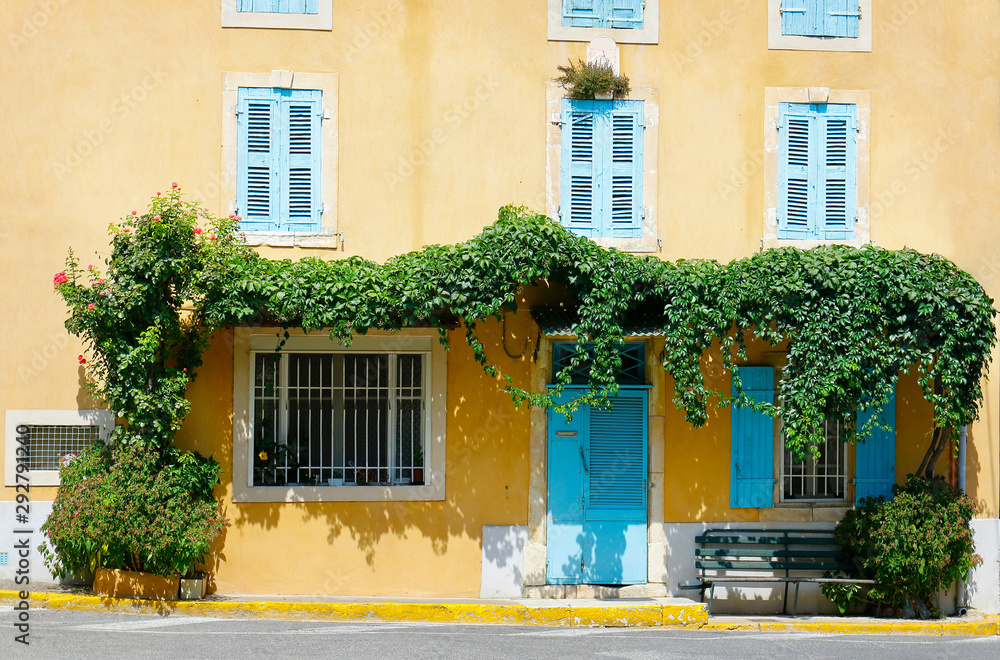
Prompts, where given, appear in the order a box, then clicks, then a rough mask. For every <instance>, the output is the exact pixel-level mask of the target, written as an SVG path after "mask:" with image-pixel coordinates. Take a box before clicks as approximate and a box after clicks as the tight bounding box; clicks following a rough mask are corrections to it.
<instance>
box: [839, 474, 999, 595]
mask: <svg viewBox="0 0 1000 660" xmlns="http://www.w3.org/2000/svg"><path fill="white" fill-rule="evenodd" d="M893 494H894V497H893V499H891V500H889V501H886V500H885V498H883V497H879V498H877V499H875V498H865V499H863V500H862V501H861V505H860V506H859V507H858V508H856V509H854V510H852V511H849V512H848V513H847V515H846V516H844V519H843V520H841V522H840V524H838V525H837V528H836V531H835V535H836V538H837V541H838V542H839V543H840V544H841V546H842V547H843V549H844V553H845V555H846V556H847V557H849V558H850V560H851V561H853V562H854V563H855V564H856V565H857V566H859V568H860V569H861V571H862V573H863V575H864V577H867V578H870V579H873V580H875V581H876V582H877V584H876V585H875V586H873V587H872V588H871V589H870V590H869V592H868V599H869V601H871V602H872V603H873V604H881V605H886V606H889V607H898V606H904V607H905V606H907V605H909V604H911V603H912V604H913V605H914V606H915V607H916V609H917V610H920V611H928V610H933V609H934V602H935V594H937V592H938V591H940V590H941V589H946V588H948V587H950V586H951V585H952V584H954V582H955V581H956V580H966V579H967V578H968V574H969V569H970V568H972V567H973V566H976V565H978V564H979V563H980V562H981V561H982V560H981V559H980V557H979V556H978V555H977V554H976V549H975V544H974V542H973V540H972V530H971V529H970V527H969V521H970V520H971V519H972V516H973V515H975V513H976V505H975V503H974V502H973V501H972V499H971V498H969V497H968V496H967V495H964V494H962V493H961V492H960V491H958V490H957V489H955V488H952V487H951V486H949V485H948V484H947V483H946V482H945V481H944V479H943V478H941V477H934V478H932V479H927V478H923V477H914V476H912V475H911V476H910V477H909V479H908V481H907V483H906V486H894V487H893ZM823 591H824V593H825V594H826V595H827V597H829V598H831V599H832V600H834V602H837V603H838V606H841V611H843V610H844V609H846V606H848V605H849V604H851V603H852V602H858V601H859V600H860V594H859V593H858V592H857V591H854V592H851V593H847V592H842V593H838V592H837V590H836V589H833V585H830V588H824V590H823Z"/></svg>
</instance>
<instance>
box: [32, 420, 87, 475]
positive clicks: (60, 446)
mask: <svg viewBox="0 0 1000 660" xmlns="http://www.w3.org/2000/svg"><path fill="white" fill-rule="evenodd" d="M27 426H28V434H27V435H28V455H27V457H26V465H27V468H28V470H31V471H34V470H58V469H59V468H60V467H61V466H62V465H63V464H64V462H65V461H66V460H68V459H67V457H68V456H69V455H71V454H74V455H75V454H79V453H80V452H82V451H83V450H84V449H86V448H87V447H89V446H90V445H92V444H94V443H95V442H99V441H100V439H101V427H100V426H97V425H92V424H66V425H63V424H28V425H27Z"/></svg>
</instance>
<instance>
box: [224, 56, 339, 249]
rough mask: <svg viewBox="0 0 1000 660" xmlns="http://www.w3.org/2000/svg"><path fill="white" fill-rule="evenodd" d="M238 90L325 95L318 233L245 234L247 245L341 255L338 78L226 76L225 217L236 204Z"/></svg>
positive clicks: (322, 75)
mask: <svg viewBox="0 0 1000 660" xmlns="http://www.w3.org/2000/svg"><path fill="white" fill-rule="evenodd" d="M240 87H262V88H270V89H303V90H319V91H321V92H322V93H323V121H322V123H321V130H322V146H321V148H322V150H323V156H322V165H321V167H322V175H321V179H320V200H321V202H322V206H323V217H322V223H321V225H320V226H321V229H320V231H319V232H264V231H247V232H243V233H244V235H245V236H246V240H247V243H248V244H249V245H254V246H262V245H263V246H275V247H278V246H280V247H289V246H299V247H305V248H328V249H333V250H336V249H339V248H340V234H339V233H338V229H337V202H338V185H339V172H338V167H339V162H340V152H339V149H340V146H339V143H340V135H339V132H338V125H339V115H338V107H339V87H340V76H339V75H338V74H336V73H299V72H295V71H284V70H278V71H271V72H268V73H238V72H227V73H225V74H224V76H223V82H222V176H221V178H220V181H222V204H223V208H222V214H223V215H229V214H231V213H233V212H235V210H236V203H237V202H236V200H237V192H236V191H237V182H238V179H239V172H238V169H237V160H238V157H239V149H238V144H239V138H238V130H239V122H238V116H237V114H236V110H237V108H238V107H239V89H240Z"/></svg>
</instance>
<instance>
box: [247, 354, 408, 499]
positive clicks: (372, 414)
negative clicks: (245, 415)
mask: <svg viewBox="0 0 1000 660" xmlns="http://www.w3.org/2000/svg"><path fill="white" fill-rule="evenodd" d="M254 366H255V373H254V450H253V452H254V459H253V460H254V482H253V483H254V485H255V486H270V485H293V484H302V485H324V484H327V483H328V480H330V479H342V480H343V481H344V483H345V484H358V485H368V484H382V485H392V484H410V483H420V482H422V480H423V447H424V435H425V425H426V419H427V418H426V415H425V407H426V389H425V386H424V378H425V370H424V356H423V355H414V354H392V353H343V354H339V353H290V354H285V355H284V356H283V357H281V358H279V357H278V356H277V355H275V354H273V353H267V354H265V353H259V354H257V355H256V357H255V361H254Z"/></svg>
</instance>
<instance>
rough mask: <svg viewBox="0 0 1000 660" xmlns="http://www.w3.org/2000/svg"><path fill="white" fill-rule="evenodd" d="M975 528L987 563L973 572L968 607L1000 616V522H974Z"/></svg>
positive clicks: (977, 548)
mask: <svg viewBox="0 0 1000 660" xmlns="http://www.w3.org/2000/svg"><path fill="white" fill-rule="evenodd" d="M971 527H972V538H973V540H974V541H975V543H976V553H977V554H978V555H979V556H980V557H982V558H983V563H982V564H980V565H979V566H977V567H975V568H973V569H972V570H970V571H969V584H968V586H967V588H966V604H967V605H968V606H969V607H973V608H975V609H977V610H979V611H980V612H982V613H984V614H1000V519H997V518H974V519H973V520H972V524H971Z"/></svg>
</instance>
